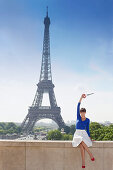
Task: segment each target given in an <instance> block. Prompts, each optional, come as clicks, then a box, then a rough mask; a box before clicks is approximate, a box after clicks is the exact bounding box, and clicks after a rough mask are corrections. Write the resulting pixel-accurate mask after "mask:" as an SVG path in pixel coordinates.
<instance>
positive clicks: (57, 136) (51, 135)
mask: <svg viewBox="0 0 113 170" xmlns="http://www.w3.org/2000/svg"><path fill="white" fill-rule="evenodd" d="M61 138H62V134H61V132H60V131H59V130H50V131H49V132H48V135H47V139H48V140H61Z"/></svg>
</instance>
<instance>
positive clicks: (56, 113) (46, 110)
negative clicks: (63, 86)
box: [21, 8, 65, 134]
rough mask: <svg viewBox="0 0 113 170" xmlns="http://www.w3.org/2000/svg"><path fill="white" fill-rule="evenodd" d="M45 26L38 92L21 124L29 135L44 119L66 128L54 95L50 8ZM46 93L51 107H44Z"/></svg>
mask: <svg viewBox="0 0 113 170" xmlns="http://www.w3.org/2000/svg"><path fill="white" fill-rule="evenodd" d="M44 25H45V28H44V40H43V53H42V64H41V72H40V78H39V83H38V84H37V91H36V94H35V97H34V100H33V103H32V106H31V107H29V109H28V114H27V116H26V117H25V119H24V121H23V122H22V124H21V128H22V131H23V132H25V133H27V134H28V133H30V132H32V130H33V127H34V125H35V123H36V122H37V121H38V120H40V119H44V118H49V119H52V120H54V121H55V122H56V123H57V125H58V126H59V127H60V128H62V127H65V123H64V121H63V118H62V116H61V114H60V113H61V108H60V107H58V106H57V102H56V98H55V94H54V89H53V88H54V87H55V86H54V84H53V83H52V73H51V61H50V37H49V26H50V18H49V17H48V8H47V14H46V17H45V18H44ZM44 93H48V95H49V101H50V106H42V100H43V94H44Z"/></svg>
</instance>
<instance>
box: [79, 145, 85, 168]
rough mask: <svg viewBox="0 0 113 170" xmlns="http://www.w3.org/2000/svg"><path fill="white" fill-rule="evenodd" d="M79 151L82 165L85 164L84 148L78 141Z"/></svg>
mask: <svg viewBox="0 0 113 170" xmlns="http://www.w3.org/2000/svg"><path fill="white" fill-rule="evenodd" d="M80 151H81V156H82V165H85V149H84V147H83V145H82V144H81V143H80Z"/></svg>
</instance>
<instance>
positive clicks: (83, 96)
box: [79, 94, 86, 103]
mask: <svg viewBox="0 0 113 170" xmlns="http://www.w3.org/2000/svg"><path fill="white" fill-rule="evenodd" d="M82 98H86V94H82V96H81V98H80V100H79V102H80V103H81V101H82Z"/></svg>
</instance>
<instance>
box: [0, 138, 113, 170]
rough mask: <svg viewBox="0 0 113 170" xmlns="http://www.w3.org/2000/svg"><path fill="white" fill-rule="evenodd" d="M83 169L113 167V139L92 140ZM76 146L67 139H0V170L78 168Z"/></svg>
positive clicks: (79, 161) (77, 149) (79, 156)
mask: <svg viewBox="0 0 113 170" xmlns="http://www.w3.org/2000/svg"><path fill="white" fill-rule="evenodd" d="M89 149H90V151H91V152H92V153H93V155H94V157H95V161H94V162H93V161H91V160H90V157H89V155H88V153H87V152H85V156H86V168H85V170H113V142H112V141H93V146H92V147H89ZM81 164H82V163H81V153H80V148H79V146H78V147H77V148H74V147H72V143H71V141H35V140H34V141H21V140H20V141H19V140H9V141H8V140H0V170H81V169H82V168H81Z"/></svg>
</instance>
